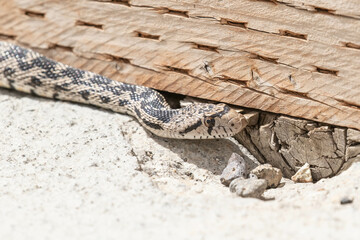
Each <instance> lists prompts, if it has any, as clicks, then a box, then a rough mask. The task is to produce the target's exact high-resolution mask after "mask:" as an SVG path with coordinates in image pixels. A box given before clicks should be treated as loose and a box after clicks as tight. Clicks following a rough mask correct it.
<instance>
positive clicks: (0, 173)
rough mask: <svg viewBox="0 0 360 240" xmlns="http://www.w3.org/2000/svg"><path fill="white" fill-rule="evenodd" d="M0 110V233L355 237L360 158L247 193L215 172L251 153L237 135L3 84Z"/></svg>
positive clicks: (359, 229) (359, 225)
mask: <svg viewBox="0 0 360 240" xmlns="http://www.w3.org/2000/svg"><path fill="white" fill-rule="evenodd" d="M0 109H1V115H0V147H1V151H0V223H1V224H0V239H340V238H341V239H360V212H359V208H360V201H359V196H360V195H359V193H360V189H359V187H360V164H354V165H353V166H352V167H351V168H350V169H349V170H348V171H346V172H345V173H343V174H341V175H340V176H337V177H335V178H332V179H324V180H321V181H319V182H318V183H316V184H294V183H292V182H291V181H288V180H284V183H285V184H284V186H283V187H281V188H278V189H271V190H268V191H267V192H266V193H265V196H266V197H267V198H275V200H269V201H261V200H258V199H242V198H239V197H236V196H235V195H233V194H231V193H230V192H229V190H228V188H226V187H224V186H222V185H221V184H220V181H219V174H220V173H221V171H222V169H223V168H224V167H225V165H226V161H227V159H228V158H229V157H230V155H231V153H232V152H238V153H240V152H241V151H245V150H241V147H240V146H239V145H238V144H237V143H236V142H235V141H234V140H232V139H224V140H213V141H186V140H166V139H160V138H157V137H155V136H151V135H149V134H148V133H146V132H145V131H144V130H143V129H142V128H141V127H140V125H139V124H138V123H137V122H136V121H135V120H134V119H132V118H131V117H129V116H125V115H121V114H115V113H112V112H108V111H103V110H100V109H97V108H93V107H89V106H84V105H77V104H72V103H63V102H56V101H52V100H47V99H40V98H36V97H31V96H27V95H23V94H19V93H14V92H10V91H7V90H0ZM250 159H251V158H250ZM344 197H347V198H350V199H354V201H353V203H351V204H346V205H341V204H340V201H341V199H343V198H344Z"/></svg>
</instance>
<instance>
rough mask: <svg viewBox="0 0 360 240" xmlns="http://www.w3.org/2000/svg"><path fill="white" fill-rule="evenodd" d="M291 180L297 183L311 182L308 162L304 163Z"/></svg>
mask: <svg viewBox="0 0 360 240" xmlns="http://www.w3.org/2000/svg"><path fill="white" fill-rule="evenodd" d="M291 180H293V181H294V182H298V183H309V182H313V179H312V176H311V170H310V164H309V163H305V164H304V165H303V166H302V167H301V168H300V169H299V170H298V171H297V172H296V173H295V174H294V175H293V176H292V177H291Z"/></svg>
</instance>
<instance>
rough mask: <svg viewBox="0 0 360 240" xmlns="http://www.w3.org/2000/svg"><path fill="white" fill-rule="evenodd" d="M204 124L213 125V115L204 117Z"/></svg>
mask: <svg viewBox="0 0 360 240" xmlns="http://www.w3.org/2000/svg"><path fill="white" fill-rule="evenodd" d="M204 124H205V126H206V127H214V126H215V119H214V118H213V117H205V120H204Z"/></svg>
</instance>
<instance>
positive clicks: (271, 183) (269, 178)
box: [250, 164, 282, 188]
mask: <svg viewBox="0 0 360 240" xmlns="http://www.w3.org/2000/svg"><path fill="white" fill-rule="evenodd" d="M250 173H251V174H254V175H255V176H257V178H258V179H264V180H266V182H267V187H268V188H276V187H277V186H279V184H280V181H281V178H282V173H281V171H280V169H278V168H274V167H273V166H271V165H270V164H262V165H259V166H257V167H256V168H254V169H253V170H251V172H250Z"/></svg>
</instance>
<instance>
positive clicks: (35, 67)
mask: <svg viewBox="0 0 360 240" xmlns="http://www.w3.org/2000/svg"><path fill="white" fill-rule="evenodd" d="M0 87H4V88H9V89H14V90H16V91H21V92H25V93H31V94H33V95H36V96H41V97H46V98H53V99H57V100H64V101H72V102H79V103H85V104H90V105H95V106H99V107H101V108H105V109H110V110H112V111H115V112H119V113H126V114H129V115H132V116H134V117H135V118H136V119H137V120H138V121H139V122H140V123H141V125H142V126H143V127H145V128H146V129H148V130H149V131H150V132H152V133H154V134H155V135H158V136H161V137H166V138H185V139H201V138H224V137H228V136H232V135H234V134H236V133H238V132H239V131H240V130H242V129H243V128H244V127H245V126H246V120H245V118H244V117H243V116H242V115H241V114H239V113H237V112H236V111H234V110H233V109H230V108H229V107H228V106H227V105H225V104H204V103H199V104H192V105H189V106H186V107H184V108H180V109H171V108H170V107H169V105H168V104H167V102H166V101H165V99H164V97H163V96H162V95H161V94H160V93H158V92H157V91H155V90H153V89H151V88H147V87H143V86H137V85H131V84H126V83H122V82H118V81H113V80H111V79H109V78H106V77H104V76H101V75H99V74H95V73H92V72H89V71H84V70H80V69H77V68H73V67H71V66H68V65H65V64H62V63H60V62H56V61H54V60H51V59H49V58H47V57H45V56H43V55H41V54H39V53H37V52H34V51H32V50H30V49H27V48H23V47H20V46H18V45H15V44H12V43H8V42H0Z"/></svg>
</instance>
